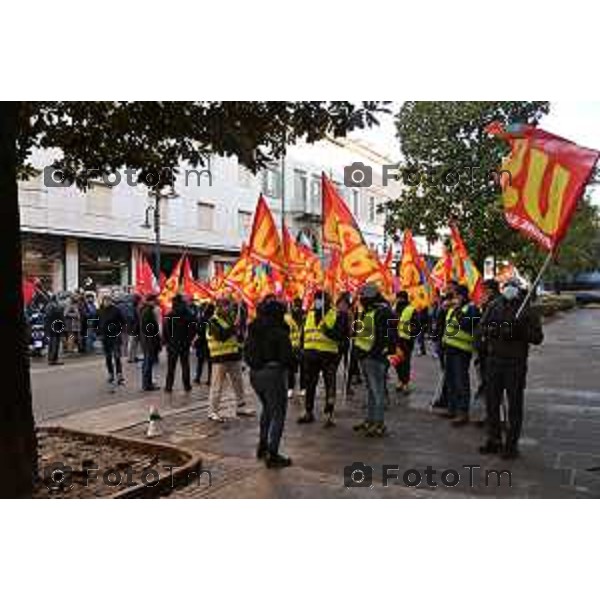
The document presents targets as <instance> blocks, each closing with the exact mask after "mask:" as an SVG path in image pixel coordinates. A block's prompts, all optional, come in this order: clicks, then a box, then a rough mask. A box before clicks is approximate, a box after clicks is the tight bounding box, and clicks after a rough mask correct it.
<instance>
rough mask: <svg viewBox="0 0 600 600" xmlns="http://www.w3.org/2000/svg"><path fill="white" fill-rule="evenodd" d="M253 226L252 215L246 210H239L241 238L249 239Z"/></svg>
mask: <svg viewBox="0 0 600 600" xmlns="http://www.w3.org/2000/svg"><path fill="white" fill-rule="evenodd" d="M251 226H252V213H251V212H248V211H246V210H238V233H239V235H240V237H242V238H244V239H245V238H247V237H248V234H249V233H250V227H251Z"/></svg>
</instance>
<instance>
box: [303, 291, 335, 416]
mask: <svg viewBox="0 0 600 600" xmlns="http://www.w3.org/2000/svg"><path fill="white" fill-rule="evenodd" d="M343 335H344V334H343V332H342V326H341V322H340V319H339V317H338V313H337V310H336V309H335V308H333V307H332V306H331V299H330V297H329V294H327V293H326V292H323V291H317V293H316V294H315V300H314V306H313V308H312V309H311V310H309V311H308V314H307V315H306V321H305V323H304V343H303V354H304V356H303V364H304V383H305V385H306V402H305V413H304V415H302V416H301V417H300V418H299V419H298V423H312V422H313V421H314V420H315V417H314V408H315V393H316V391H317V384H318V382H319V376H320V374H321V373H322V374H323V381H324V382H325V407H324V412H325V416H326V420H325V427H333V426H334V425H335V422H334V421H333V408H334V403H335V383H336V381H335V380H336V374H337V367H338V362H339V344H340V343H341V341H342V337H343Z"/></svg>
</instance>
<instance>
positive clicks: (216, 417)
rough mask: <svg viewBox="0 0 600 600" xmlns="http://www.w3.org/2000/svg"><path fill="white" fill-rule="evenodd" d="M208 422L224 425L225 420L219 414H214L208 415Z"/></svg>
mask: <svg viewBox="0 0 600 600" xmlns="http://www.w3.org/2000/svg"><path fill="white" fill-rule="evenodd" d="M208 420H209V421H215V422H216V423H225V419H224V418H223V417H222V416H221V415H220V414H219V413H216V412H210V413H208Z"/></svg>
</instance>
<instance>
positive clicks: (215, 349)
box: [206, 316, 240, 358]
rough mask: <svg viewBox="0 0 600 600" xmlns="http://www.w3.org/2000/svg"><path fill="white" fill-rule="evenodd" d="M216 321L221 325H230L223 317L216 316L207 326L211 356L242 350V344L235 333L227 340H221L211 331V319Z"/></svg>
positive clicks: (225, 326) (226, 326)
mask: <svg viewBox="0 0 600 600" xmlns="http://www.w3.org/2000/svg"><path fill="white" fill-rule="evenodd" d="M213 320H214V321H216V322H217V323H218V324H219V325H220V326H221V327H223V328H224V329H227V328H228V327H230V325H229V324H228V323H227V322H225V321H224V320H223V319H221V317H217V316H214V317H213V318H212V319H211V320H210V321H209V322H208V327H207V328H206V339H207V341H208V352H209V354H210V357H211V358H216V357H217V356H227V355H228V354H237V353H238V352H239V351H240V344H239V342H238V340H237V336H236V335H235V333H234V334H233V335H231V336H229V337H228V338H227V339H226V340H225V341H223V342H220V341H219V340H217V339H216V338H215V336H214V335H213V334H212V332H211V321H213Z"/></svg>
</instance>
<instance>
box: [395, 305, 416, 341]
mask: <svg viewBox="0 0 600 600" xmlns="http://www.w3.org/2000/svg"><path fill="white" fill-rule="evenodd" d="M414 313H415V307H414V306H413V305H412V304H408V305H407V306H405V307H404V309H403V310H402V312H401V313H400V318H399V319H398V335H399V336H400V337H401V338H403V339H405V340H410V339H412V336H411V333H412V332H411V326H410V322H411V321H412V318H413V314H414Z"/></svg>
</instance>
